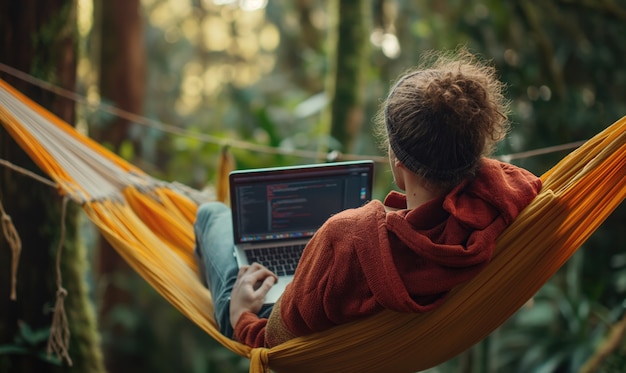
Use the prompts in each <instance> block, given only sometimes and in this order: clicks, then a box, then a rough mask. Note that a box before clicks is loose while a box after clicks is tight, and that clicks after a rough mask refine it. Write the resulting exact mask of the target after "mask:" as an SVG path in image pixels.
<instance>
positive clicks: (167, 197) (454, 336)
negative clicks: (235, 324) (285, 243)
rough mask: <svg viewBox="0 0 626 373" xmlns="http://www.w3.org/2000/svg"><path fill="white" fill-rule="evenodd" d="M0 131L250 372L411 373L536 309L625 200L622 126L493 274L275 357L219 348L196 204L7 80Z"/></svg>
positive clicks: (565, 165) (544, 201) (542, 203)
mask: <svg viewBox="0 0 626 373" xmlns="http://www.w3.org/2000/svg"><path fill="white" fill-rule="evenodd" d="M0 121H1V122H2V124H3V125H4V126H5V128H6V129H7V131H8V132H9V133H10V134H11V136H13V137H14V138H15V140H16V141H17V142H18V143H19V145H20V146H21V147H23V148H24V150H25V151H26V152H27V153H28V154H29V155H30V157H31V158H32V159H33V160H34V161H35V162H36V164H37V165H38V166H39V167H40V168H41V169H42V170H43V171H44V172H45V173H46V174H47V175H49V176H50V177H51V178H52V179H53V180H54V181H55V182H56V183H57V185H58V186H59V192H60V193H61V194H62V195H65V196H68V197H70V198H71V199H72V200H74V201H76V202H77V203H80V204H81V205H82V207H83V209H84V211H85V213H86V215H87V216H88V217H89V218H90V219H91V220H92V221H93V222H94V223H95V225H96V226H97V227H98V229H99V230H100V232H101V233H102V234H103V235H104V236H105V237H106V239H107V240H108V241H109V242H110V243H111V244H112V245H113V246H114V247H115V249H116V250H117V251H118V252H119V253H120V255H121V256H122V257H123V258H124V259H125V260H126V261H127V262H128V263H129V264H130V265H131V266H132V267H133V269H134V270H135V271H137V272H138V273H139V274H140V275H141V276H142V277H143V278H144V279H145V280H146V281H147V282H148V283H149V284H150V285H151V286H152V287H154V288H155V289H156V290H157V291H158V292H159V293H160V294H161V295H162V296H163V297H164V298H166V299H167V300H168V301H169V302H170V303H171V304H172V305H173V306H174V307H176V308H177V309H178V310H180V312H181V313H183V314H184V315H185V316H186V317H188V318H189V319H190V320H192V321H193V322H194V323H196V324H197V325H198V326H199V327H200V328H202V329H203V330H204V331H206V332H207V333H208V334H210V335H211V336H212V337H213V338H214V339H216V340H217V341H218V342H220V343H221V344H222V345H224V346H225V347H227V348H228V349H230V350H231V351H233V352H235V353H237V354H239V355H241V356H245V357H248V358H250V360H251V361H250V372H266V371H269V369H270V368H271V369H272V370H274V371H278V372H281V371H295V370H298V371H299V372H321V371H341V372H360V371H368V372H378V371H381V372H383V371H384V372H388V371H393V372H414V371H419V370H424V369H428V368H431V367H433V366H436V365H438V364H440V363H442V362H445V361H447V360H449V359H450V358H452V357H454V356H456V355H458V354H459V353H461V352H463V351H465V350H466V349H468V348H469V347H471V346H472V345H473V344H475V343H477V342H479V341H480V340H482V339H484V338H485V337H486V336H488V335H489V334H490V333H491V332H492V331H493V330H495V329H496V328H497V327H498V326H500V325H501V324H502V323H503V322H504V321H505V320H507V318H509V317H510V316H511V315H512V314H513V313H514V312H515V311H517V310H518V309H519V308H520V307H521V306H522V305H524V303H525V302H526V301H527V300H528V299H530V298H531V297H532V296H533V295H534V294H535V292H536V291H537V290H538V289H539V288H540V287H541V286H542V285H543V284H544V283H545V282H546V281H548V279H549V278H550V277H551V276H552V275H553V274H554V273H555V272H556V271H557V270H558V269H559V268H560V267H561V265H562V264H563V263H565V261H567V260H568V259H569V258H570V257H571V255H572V254H573V253H574V252H575V251H576V250H577V249H578V248H579V247H580V246H581V245H582V244H583V243H584V242H585V240H586V239H587V238H588V237H589V236H590V235H591V234H592V233H593V232H594V231H595V230H596V229H597V228H598V226H599V225H600V224H601V223H602V222H603V221H604V220H605V219H606V218H607V217H608V216H609V215H610V214H611V212H612V211H613V210H614V209H615V208H616V207H617V206H618V205H619V204H620V203H621V202H622V201H623V200H624V197H625V196H626V117H624V118H622V119H620V120H618V121H617V122H615V123H614V124H613V125H611V126H610V127H608V128H607V129H605V130H604V131H602V132H601V133H599V134H597V135H596V136H595V137H593V138H592V139H591V140H589V141H587V142H586V143H585V144H584V145H583V146H581V147H580V148H578V149H577V150H575V151H573V152H571V153H570V154H569V155H568V156H566V157H565V158H564V159H562V160H561V161H560V162H559V163H558V164H557V165H556V166H555V167H554V168H552V169H551V170H550V171H548V172H546V173H545V174H544V175H543V176H542V180H543V182H544V187H543V189H542V191H541V193H540V194H539V196H538V197H537V198H536V199H535V200H534V201H533V202H532V203H531V205H529V206H528V207H527V208H526V209H525V210H524V211H523V212H522V213H521V214H520V215H519V217H518V218H517V219H516V220H515V222H514V223H513V224H512V225H511V226H510V227H509V229H507V230H506V231H505V232H504V233H503V234H502V235H501V237H500V238H499V239H498V242H497V248H496V250H495V253H494V257H493V259H492V261H491V262H490V264H489V265H488V266H487V267H486V269H484V270H483V271H482V272H481V273H480V274H479V275H478V276H477V277H475V278H474V279H472V280H471V281H469V282H467V283H465V284H463V285H461V286H459V287H457V288H456V289H454V290H453V291H452V293H451V295H450V297H449V299H448V300H447V302H445V303H444V304H443V305H442V306H441V307H440V308H438V309H437V310H435V311H433V312H428V313H422V314H401V313H395V312H391V311H384V312H381V313H380V314H377V315H375V316H372V317H369V318H367V319H364V320H361V321H357V322H352V323H349V324H346V325H341V326H338V327H335V328H332V329H330V330H327V331H325V332H322V333H317V334H313V335H310V336H306V337H299V338H295V339H293V340H291V341H288V342H286V343H283V344H281V345H279V346H276V347H274V348H271V349H266V348H254V349H252V348H250V347H248V346H245V345H242V344H240V343H238V342H235V341H232V340H230V339H228V338H225V337H224V336H222V335H221V334H220V333H219V331H218V330H217V326H216V323H215V320H214V319H213V317H212V315H213V305H212V301H211V294H210V293H209V291H208V290H207V289H206V288H204V287H203V286H202V284H201V282H200V280H199V278H198V276H197V273H196V265H195V262H194V260H193V252H192V250H193V245H194V237H193V228H192V225H193V221H194V219H195V211H196V208H197V205H198V203H199V201H197V200H195V199H194V198H193V195H192V194H190V193H189V190H187V189H181V186H180V185H177V184H174V183H167V182H164V181H160V180H157V179H155V178H152V177H150V176H149V175H147V174H146V173H144V172H143V171H141V170H140V169H138V168H136V167H134V166H133V165H131V164H129V163H127V162H125V161H124V160H122V159H121V158H119V157H118V156H116V155H115V154H113V153H111V152H109V151H107V150H106V149H104V148H103V147H102V146H101V145H100V144H98V143H96V142H94V141H92V140H91V139H89V138H87V137H85V136H83V135H81V134H79V133H78V132H77V131H75V129H74V128H72V127H71V126H69V125H68V124H67V123H64V122H63V121H62V120H61V119H59V118H58V117H56V116H54V115H53V114H51V113H50V112H48V111H46V110H45V109H43V108H42V107H40V106H38V105H37V104H36V103H34V102H33V101H31V100H30V99H28V98H27V97H25V96H23V95H22V94H21V93H20V92H18V91H16V90H15V89H14V88H12V87H11V86H10V85H8V84H7V83H5V82H3V81H1V80H0Z"/></svg>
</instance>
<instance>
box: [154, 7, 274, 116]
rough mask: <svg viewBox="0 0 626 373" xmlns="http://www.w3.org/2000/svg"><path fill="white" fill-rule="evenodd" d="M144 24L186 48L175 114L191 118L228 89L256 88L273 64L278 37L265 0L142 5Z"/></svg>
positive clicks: (168, 40)
mask: <svg viewBox="0 0 626 373" xmlns="http://www.w3.org/2000/svg"><path fill="white" fill-rule="evenodd" d="M143 4H144V6H145V9H146V12H147V19H148V21H149V22H150V24H151V25H152V26H153V27H156V28H158V29H161V30H162V33H163V38H164V40H165V41H166V42H167V43H169V44H176V43H183V42H184V43H187V44H188V45H190V46H191V48H193V49H195V52H193V57H192V58H191V59H190V60H189V61H187V62H186V64H185V66H184V67H183V69H182V70H181V71H180V74H181V77H180V86H179V88H180V93H179V97H178V99H177V100H176V105H175V106H176V111H177V113H178V114H180V115H186V114H191V113H193V112H194V110H196V109H198V108H199V106H200V105H202V104H203V103H205V102H206V101H207V100H210V99H212V98H214V97H216V95H219V94H220V93H221V92H223V90H224V88H225V87H227V86H228V85H233V86H235V87H237V88H245V87H249V86H252V85H254V84H255V83H257V82H258V81H259V80H260V79H261V78H262V77H263V76H264V75H266V74H268V73H270V72H271V71H272V70H273V69H274V67H275V65H276V56H275V53H276V50H277V48H278V46H279V45H280V32H279V31H278V28H277V27H276V25H274V24H273V23H271V22H270V21H269V20H268V19H267V18H266V15H265V8H266V6H267V1H266V0H247V1H246V0H238V1H234V0H231V1H229V0H204V1H202V2H201V3H200V6H201V8H197V7H196V8H194V5H193V4H192V3H191V2H190V1H189V0H184V1H173V0H144V1H143Z"/></svg>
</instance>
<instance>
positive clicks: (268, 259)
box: [246, 244, 306, 276]
mask: <svg viewBox="0 0 626 373" xmlns="http://www.w3.org/2000/svg"><path fill="white" fill-rule="evenodd" d="M304 246H306V244H299V245H291V246H278V247H264V248H260V249H251V250H246V256H247V257H248V263H254V262H257V263H261V264H263V265H264V266H266V267H267V268H269V269H270V270H271V271H272V272H274V273H275V274H276V275H278V276H284V275H293V274H294V272H295V271H296V266H297V265H298V261H299V260H300V257H301V256H302V250H304Z"/></svg>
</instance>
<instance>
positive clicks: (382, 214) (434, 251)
mask: <svg viewBox="0 0 626 373" xmlns="http://www.w3.org/2000/svg"><path fill="white" fill-rule="evenodd" d="M432 57H433V58H432V59H431V60H430V61H431V62H430V63H425V64H423V65H422V66H421V67H420V68H418V69H416V70H414V71H411V72H409V73H407V74H405V75H403V76H402V77H401V78H400V79H399V80H398V82H397V83H396V84H395V85H394V87H393V89H392V90H391V92H390V93H389V95H388V97H387V99H386V100H385V102H384V103H383V106H382V108H381V110H380V113H379V115H378V117H377V118H378V125H379V126H378V129H379V132H380V134H381V135H382V138H383V140H384V143H385V144H386V145H385V146H386V148H387V150H388V155H389V164H390V167H391V171H392V173H393V177H394V182H395V184H396V185H397V187H398V188H399V189H400V190H402V191H404V193H399V192H395V191H392V192H390V193H389V194H388V195H387V197H386V198H385V201H384V202H380V201H371V202H369V203H368V204H366V205H365V206H363V207H360V208H357V209H351V210H346V211H344V212H342V213H339V214H337V215H335V216H333V217H331V218H330V219H328V220H327V221H326V223H325V224H324V225H323V226H322V227H321V228H320V229H319V231H318V232H317V233H316V234H315V235H314V237H313V238H312V239H311V241H310V242H309V243H308V245H307V247H306V248H305V250H304V253H303V256H302V259H301V261H300V264H299V266H298V269H297V271H296V273H295V277H294V280H293V282H292V283H290V284H289V286H288V287H287V289H286V291H285V293H284V294H283V296H282V297H281V299H280V300H279V301H278V302H277V303H276V304H275V305H274V306H273V307H267V306H263V299H264V296H265V294H266V293H267V291H268V290H269V288H271V286H272V285H273V284H274V283H275V281H276V276H275V275H274V274H273V273H272V272H270V271H269V270H268V269H267V268H265V267H263V266H262V265H260V264H256V263H255V264H253V265H251V266H249V267H245V268H242V269H240V270H238V269H237V267H236V263H234V259H233V258H232V247H233V243H232V240H231V239H230V237H231V236H232V235H229V232H230V227H229V224H230V216H229V214H230V211H229V209H228V208H227V207H226V206H224V205H221V204H218V203H210V204H206V205H203V206H202V207H201V208H200V209H199V213H198V220H197V222H196V236H197V252H198V256H199V258H200V263H201V264H202V265H204V266H207V267H208V269H209V270H208V271H207V272H206V275H207V281H208V286H209V288H210V289H211V291H212V293H213V296H214V303H215V312H216V319H217V321H218V324H219V325H220V330H221V331H222V332H223V333H224V334H225V335H227V336H229V337H233V338H235V339H237V340H239V341H240V342H242V343H245V344H248V345H250V346H253V347H258V346H268V347H271V346H275V345H277V344H280V343H282V342H284V341H287V340H289V339H291V338H294V337H297V336H302V335H307V334H310V333H314V332H320V331H323V330H326V329H328V328H331V327H333V326H335V325H339V324H343V323H346V322H350V321H353V320H356V319H359V318H363V317H366V316H369V315H372V314H375V313H377V312H380V311H382V310H383V309H390V310H394V311H398V312H427V311H431V310H433V309H435V308H436V307H437V306H439V305H440V304H441V303H442V302H444V301H445V297H446V295H447V294H448V292H449V291H450V290H451V289H452V288H454V287H455V286H457V285H459V284H461V283H463V282H465V281H467V280H469V279H470V278H472V277H473V276H475V275H476V274H477V273H478V272H479V271H480V270H481V269H482V268H483V267H484V266H485V265H486V264H487V263H488V262H489V260H490V258H491V255H492V252H493V249H494V247H495V241H496V239H497V237H498V236H499V234H500V233H501V232H502V231H503V230H504V229H505V228H506V227H507V226H508V225H509V224H511V222H512V221H513V220H514V219H515V217H516V216H517V215H518V214H519V212H520V211H521V210H522V209H524V207H526V206H527V205H528V204H529V203H530V202H531V201H532V200H533V199H534V197H535V196H536V195H537V193H538V192H539V189H540V188H541V182H540V180H539V179H538V178H537V177H536V176H534V175H532V174H531V173H530V172H528V171H526V170H523V169H520V168H518V167H515V166H512V165H510V164H505V163H502V162H498V161H496V160H493V159H489V158H487V157H486V156H488V155H489V154H490V153H491V152H492V151H493V149H494V147H495V145H496V143H497V142H498V141H500V140H502V139H503V138H504V136H505V135H506V133H507V130H508V122H507V116H506V114H507V111H508V110H507V108H508V106H507V105H508V103H507V101H506V100H505V98H504V96H503V94H502V86H503V85H502V83H501V82H499V81H498V80H497V79H496V77H495V70H494V69H493V68H492V67H489V66H486V65H484V64H482V63H481V62H479V61H477V60H476V59H475V57H474V56H472V55H471V54H470V53H469V52H467V51H461V52H459V53H458V54H456V55H453V54H433V56H432ZM222 219H223V220H222ZM219 221H222V223H221V227H220V228H219V229H218V228H216V227H217V226H218V225H219V224H220V223H218V222H219ZM224 222H226V223H224ZM218 233H219V234H218ZM220 253H221V254H220ZM229 256H230V257H229Z"/></svg>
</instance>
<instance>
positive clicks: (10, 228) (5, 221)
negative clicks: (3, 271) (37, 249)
mask: <svg viewBox="0 0 626 373" xmlns="http://www.w3.org/2000/svg"><path fill="white" fill-rule="evenodd" d="M0 214H1V215H2V233H4V237H6V239H7V242H8V243H9V247H10V248H11V300H16V299H17V267H18V265H19V262H20V253H21V252H22V240H21V239H20V236H19V234H17V230H16V229H15V226H14V225H13V221H12V220H11V217H10V216H9V215H8V214H7V213H6V212H5V211H4V207H3V206H2V202H1V201H0Z"/></svg>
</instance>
